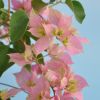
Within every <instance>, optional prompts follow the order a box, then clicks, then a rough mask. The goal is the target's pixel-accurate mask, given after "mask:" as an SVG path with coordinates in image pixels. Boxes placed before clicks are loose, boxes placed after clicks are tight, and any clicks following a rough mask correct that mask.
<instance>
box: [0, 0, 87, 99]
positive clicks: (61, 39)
mask: <svg viewBox="0 0 100 100" xmlns="http://www.w3.org/2000/svg"><path fill="white" fill-rule="evenodd" d="M12 4H13V9H14V10H18V9H24V10H25V11H26V13H27V14H28V16H29V24H28V27H29V29H28V31H29V32H31V34H32V35H33V36H35V37H37V38H38V40H37V41H35V42H32V44H31V45H27V44H25V52H24V53H12V54H9V56H10V60H11V61H13V62H15V63H16V64H18V65H19V66H21V67H22V69H21V71H20V72H19V73H15V74H14V75H15V77H16V81H17V83H18V85H19V86H20V87H21V88H19V89H11V90H8V91H5V92H4V93H1V97H2V98H3V100H6V99H7V98H9V97H11V96H14V95H16V94H17V93H18V92H20V91H24V92H26V93H27V94H28V96H27V100H83V97H82V93H81V91H82V89H83V88H84V87H86V86H87V85H88V84H87V82H86V81H85V79H84V78H83V77H81V76H80V75H76V74H74V73H73V71H72V70H71V67H70V66H71V64H73V62H72V60H71V56H72V55H74V54H79V53H81V52H82V51H83V47H82V43H86V42H87V39H85V38H81V37H79V35H78V34H77V31H76V29H75V28H73V27H72V17H70V16H67V15H64V14H62V13H60V12H59V11H57V10H55V9H53V8H50V7H45V8H43V9H42V10H41V11H40V12H39V13H38V14H37V13H35V12H34V10H33V9H32V7H31V0H12ZM2 34H5V33H4V31H3V32H1V29H0V35H2ZM41 53H42V54H43V55H44V58H45V63H44V64H39V63H38V62H37V59H36V56H38V55H39V54H41ZM33 54H34V55H35V56H33ZM45 54H46V55H45ZM46 58H47V59H46ZM26 64H30V65H31V66H32V67H31V70H27V69H26V68H25V67H23V66H24V65H26Z"/></svg>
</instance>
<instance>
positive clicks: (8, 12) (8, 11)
mask: <svg viewBox="0 0 100 100" xmlns="http://www.w3.org/2000/svg"><path fill="white" fill-rule="evenodd" d="M8 20H10V0H8Z"/></svg>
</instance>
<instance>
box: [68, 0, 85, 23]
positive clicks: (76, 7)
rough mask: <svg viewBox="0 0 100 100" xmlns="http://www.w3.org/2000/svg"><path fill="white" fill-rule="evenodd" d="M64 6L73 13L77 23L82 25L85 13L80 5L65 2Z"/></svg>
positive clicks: (70, 1) (75, 2)
mask: <svg viewBox="0 0 100 100" xmlns="http://www.w3.org/2000/svg"><path fill="white" fill-rule="evenodd" d="M66 4H67V5H68V6H69V8H70V9H71V10H72V11H73V13H74V15H75V17H76V19H77V21H78V22H79V23H82V22H83V20H84V18H85V11H84V8H83V6H82V4H81V3H80V2H79V1H76V0H66Z"/></svg>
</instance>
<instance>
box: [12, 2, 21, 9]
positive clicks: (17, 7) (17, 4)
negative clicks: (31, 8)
mask: <svg viewBox="0 0 100 100" xmlns="http://www.w3.org/2000/svg"><path fill="white" fill-rule="evenodd" d="M12 5H13V9H14V10H17V9H19V8H21V7H22V1H19V0H12Z"/></svg>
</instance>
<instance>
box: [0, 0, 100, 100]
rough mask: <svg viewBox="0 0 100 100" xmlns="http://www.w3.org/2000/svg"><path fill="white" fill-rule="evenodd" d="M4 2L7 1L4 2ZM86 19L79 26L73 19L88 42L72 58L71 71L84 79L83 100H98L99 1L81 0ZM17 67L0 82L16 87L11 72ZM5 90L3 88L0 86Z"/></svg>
mask: <svg viewBox="0 0 100 100" xmlns="http://www.w3.org/2000/svg"><path fill="white" fill-rule="evenodd" d="M4 1H5V2H6V1H7V0H4ZM81 2H82V4H83V6H84V8H85V11H86V18H85V20H84V22H83V24H79V23H78V22H77V21H76V20H75V19H74V17H73V24H74V26H75V27H76V28H77V29H78V30H79V32H80V35H81V36H83V37H87V38H88V39H89V40H90V43H89V44H88V45H85V46H84V53H83V54H80V55H77V56H74V57H73V61H74V64H73V65H72V67H73V70H74V71H75V72H76V73H78V74H80V75H82V76H83V77H85V78H86V79H87V81H88V83H89V87H87V88H86V89H84V90H83V95H84V100H96V99H98V100H99V98H100V93H99V90H100V80H99V78H100V44H99V43H100V13H99V12H100V11H99V10H100V1H99V0H81ZM55 8H57V9H58V10H60V11H62V12H63V13H66V14H68V15H71V16H72V15H73V14H72V12H71V11H70V10H69V8H68V7H66V6H64V7H62V6H61V5H58V6H56V7H55ZM19 70H20V68H18V66H13V67H12V68H10V69H9V70H8V71H7V72H5V74H4V75H3V76H2V78H0V82H4V83H8V84H11V85H14V86H15V85H16V82H15V79H14V76H13V75H12V73H13V72H16V71H19ZM1 88H5V87H4V86H0V89H1ZM19 98H20V99H21V100H25V94H24V93H21V94H18V95H17V96H16V97H15V98H13V99H12V100H18V99H19Z"/></svg>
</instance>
